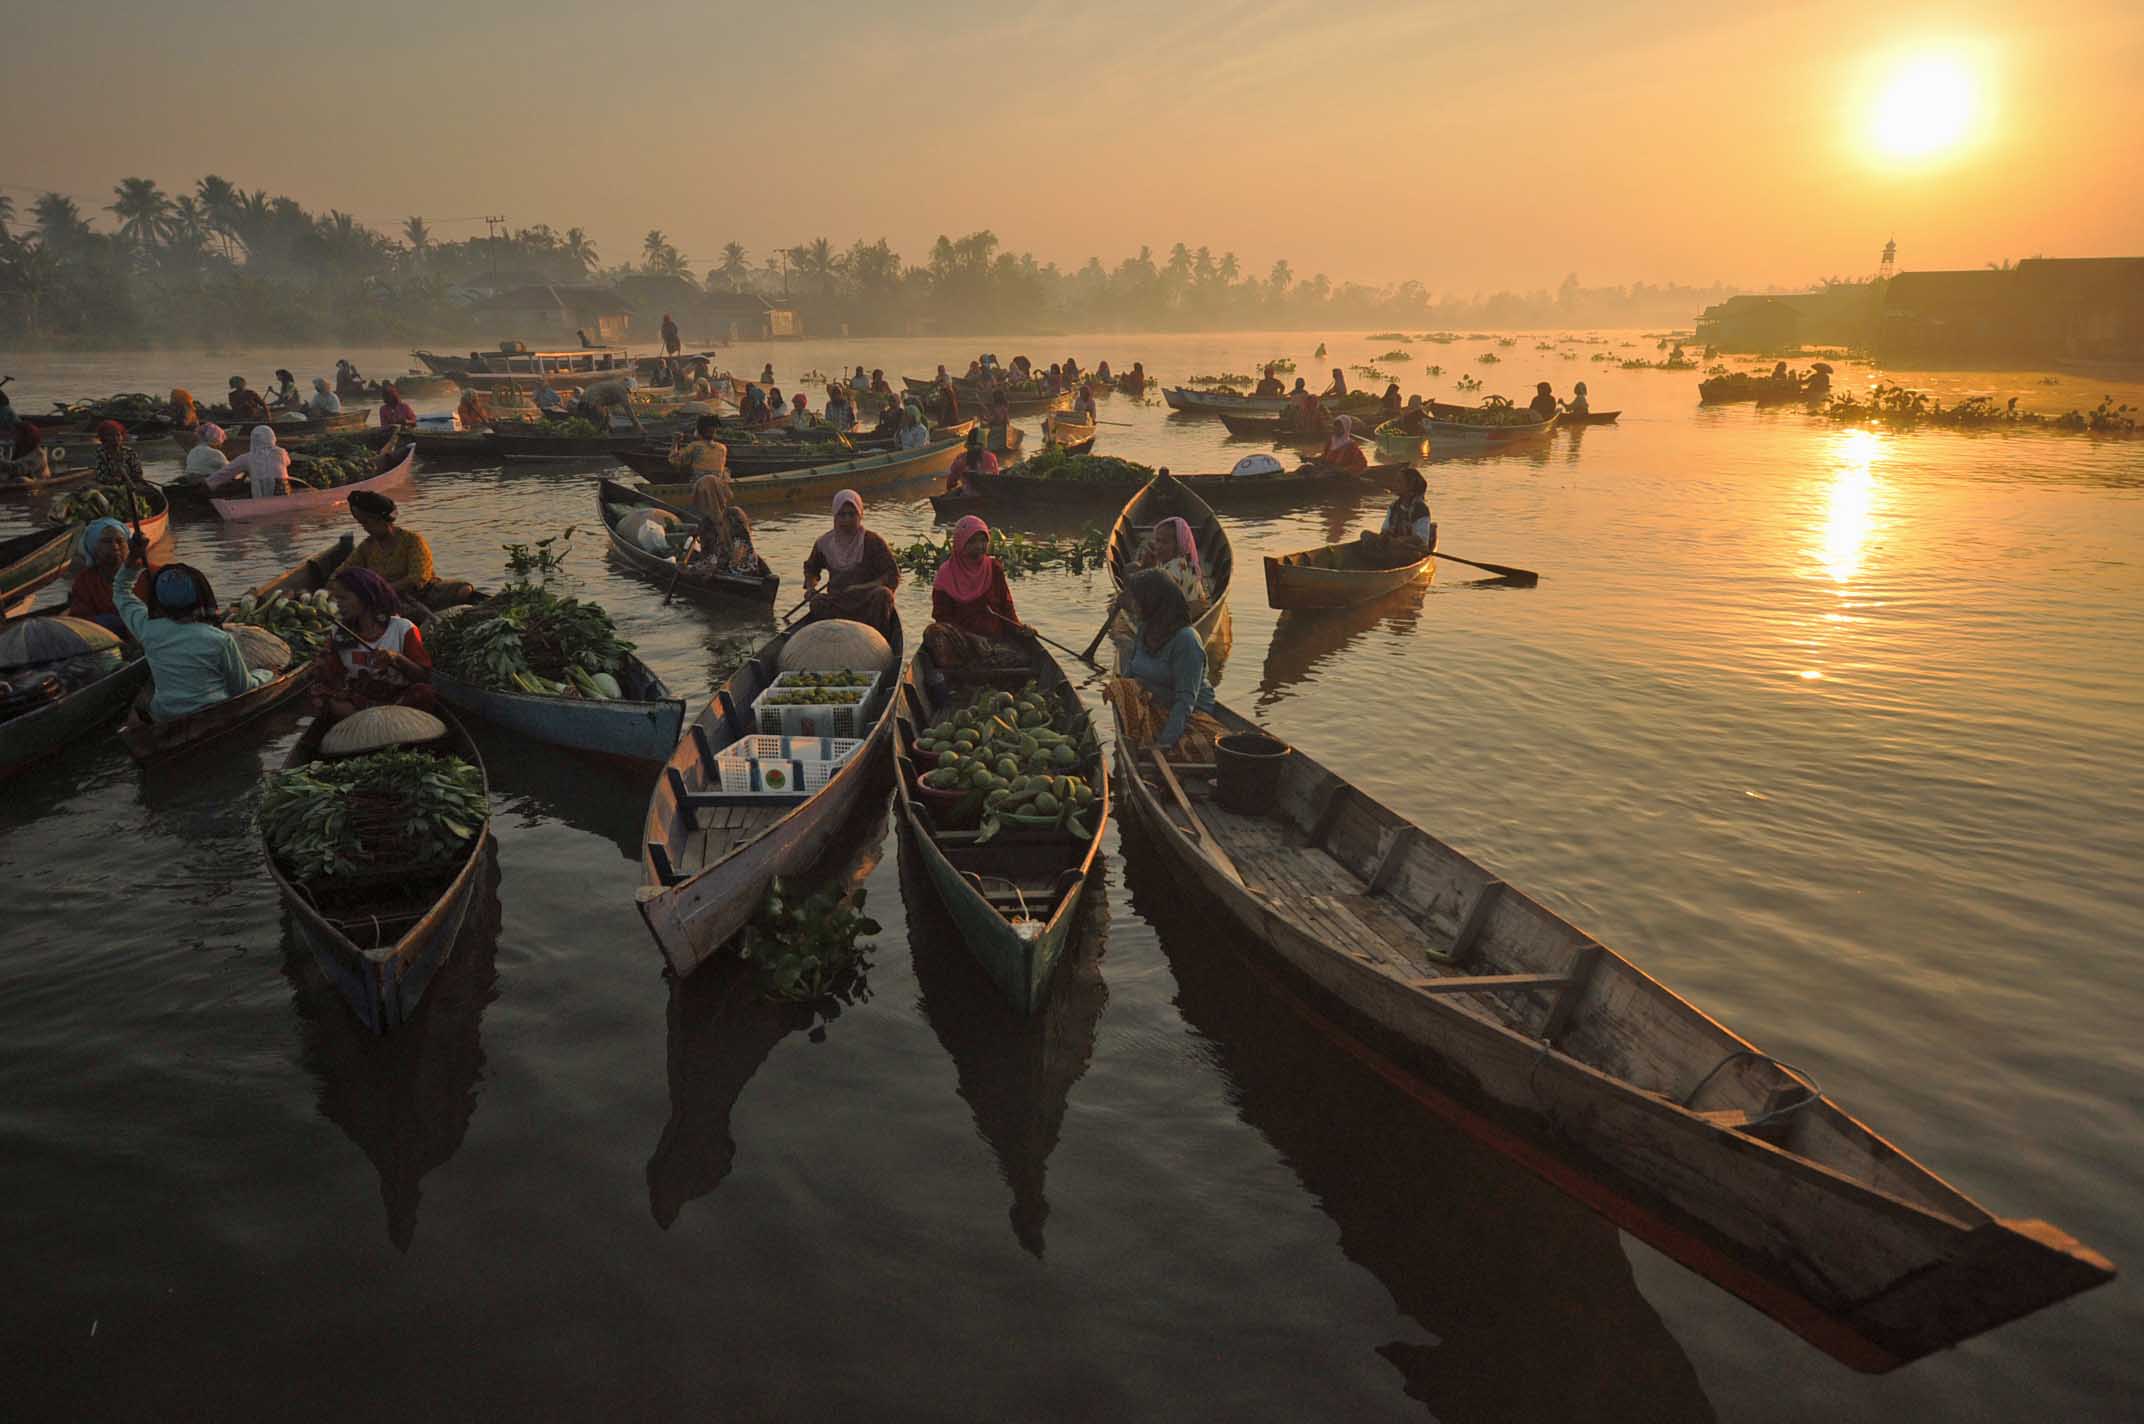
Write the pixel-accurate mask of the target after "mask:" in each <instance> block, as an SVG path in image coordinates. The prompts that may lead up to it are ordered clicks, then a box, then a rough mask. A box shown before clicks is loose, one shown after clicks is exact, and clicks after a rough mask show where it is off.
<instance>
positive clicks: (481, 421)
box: [454, 386, 491, 430]
mask: <svg viewBox="0 0 2144 1424" xmlns="http://www.w3.org/2000/svg"><path fill="white" fill-rule="evenodd" d="M454 421H455V424H457V425H459V426H460V427H461V428H462V429H464V430H482V429H483V428H484V427H485V426H487V425H489V424H491V406H490V405H489V404H487V403H486V402H485V400H484V394H483V392H481V391H479V390H478V389H477V388H476V387H474V386H471V387H470V388H469V389H468V390H465V391H463V392H462V398H461V399H460V400H459V401H457V402H456V403H455V406H454Z"/></svg>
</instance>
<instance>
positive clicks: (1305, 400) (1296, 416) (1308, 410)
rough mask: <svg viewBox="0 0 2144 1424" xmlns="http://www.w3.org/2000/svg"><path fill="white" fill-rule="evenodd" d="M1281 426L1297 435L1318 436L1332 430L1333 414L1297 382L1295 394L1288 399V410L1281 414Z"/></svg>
mask: <svg viewBox="0 0 2144 1424" xmlns="http://www.w3.org/2000/svg"><path fill="white" fill-rule="evenodd" d="M1281 426H1282V428H1283V429H1285V430H1287V431H1289V432H1291V433H1293V434H1296V435H1316V434H1319V433H1320V432H1322V431H1325V430H1329V429H1331V427H1332V413H1331V412H1330V411H1328V410H1326V409H1325V407H1324V406H1322V405H1320V404H1319V403H1318V398H1317V397H1316V396H1314V395H1312V394H1311V393H1310V392H1309V391H1308V390H1307V389H1305V388H1304V386H1303V383H1302V382H1301V381H1297V382H1296V383H1295V393H1294V394H1293V395H1291V396H1289V397H1288V408H1287V410H1286V411H1284V412H1282V414H1281Z"/></svg>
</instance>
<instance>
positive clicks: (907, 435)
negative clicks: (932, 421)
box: [894, 401, 931, 450]
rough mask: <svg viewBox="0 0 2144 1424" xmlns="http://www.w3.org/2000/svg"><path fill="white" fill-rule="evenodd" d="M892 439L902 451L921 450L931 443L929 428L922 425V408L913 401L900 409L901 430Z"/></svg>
mask: <svg viewBox="0 0 2144 1424" xmlns="http://www.w3.org/2000/svg"><path fill="white" fill-rule="evenodd" d="M894 438H895V442H896V443H897V444H898V445H899V446H900V448H901V449H903V450H921V449H922V448H923V447H924V446H926V445H928V444H930V443H931V428H930V426H929V425H927V424H925V423H924V420H923V407H921V406H919V405H917V404H916V403H915V402H914V401H910V402H909V403H908V404H907V405H905V406H903V407H901V430H900V433H899V434H898V435H897V436H895V437H894Z"/></svg>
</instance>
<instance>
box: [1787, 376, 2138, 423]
mask: <svg viewBox="0 0 2144 1424" xmlns="http://www.w3.org/2000/svg"><path fill="white" fill-rule="evenodd" d="M1818 413H1819V414H1821V415H1823V416H1825V417H1827V418H1829V419H1831V420H1838V421H1856V420H1861V421H1870V422H1873V423H1875V424H1879V425H1893V426H1901V427H1909V428H1910V427H1913V426H1919V425H1934V426H1940V427H1943V428H1945V429H1951V430H1989V429H1998V428H2000V429H2018V430H2052V431H2060V432H2067V433H2073V434H2075V433H2081V434H2087V435H2115V436H2131V435H2135V434H2136V433H2137V412H2135V411H2134V410H2133V409H2132V408H2131V407H2130V406H2129V405H2128V404H2127V403H2126V402H2125V403H2123V404H2121V405H2116V404H2115V402H2114V397H2113V396H2102V397H2101V398H2100V402H2099V404H2098V405H2096V406H2094V407H2093V408H2092V409H2091V410H2071V411H2066V412H2064V413H2063V414H2061V415H2047V414H2045V413H2043V412H2040V411H2032V410H2019V409H2018V408H2017V397H2016V396H2012V397H2011V398H2010V399H2009V400H2007V401H2005V402H2003V403H2001V404H1999V405H1998V404H1997V403H1996V400H1995V397H1993V396H1967V397H1966V398H1965V399H1964V400H1962V401H1959V402H1958V403H1957V404H1956V405H1944V404H1943V403H1942V402H1941V401H1939V400H1937V399H1936V398H1935V397H1934V396H1932V395H1930V394H1929V393H1928V392H1927V391H1916V390H1909V389H1908V388H1907V387H1905V386H1894V385H1887V384H1885V383H1884V382H1881V381H1879V382H1877V383H1876V384H1875V385H1874V386H1872V387H1870V388H1869V393H1868V396H1867V398H1866V399H1863V398H1861V397H1858V396H1856V395H1854V394H1853V393H1852V392H1851V391H1841V392H1839V393H1838V394H1836V395H1834V396H1832V397H1831V399H1829V400H1827V401H1826V402H1824V407H1823V409H1822V410H1821V411H1820V412H1818Z"/></svg>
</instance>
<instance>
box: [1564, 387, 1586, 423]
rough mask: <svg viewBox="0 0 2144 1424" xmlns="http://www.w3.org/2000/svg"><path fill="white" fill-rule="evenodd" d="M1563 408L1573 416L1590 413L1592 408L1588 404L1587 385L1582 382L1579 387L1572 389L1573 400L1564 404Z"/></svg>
mask: <svg viewBox="0 0 2144 1424" xmlns="http://www.w3.org/2000/svg"><path fill="white" fill-rule="evenodd" d="M1563 408H1564V409H1565V410H1567V411H1569V412H1570V413H1571V414H1572V415H1586V414H1588V413H1590V411H1591V410H1592V407H1591V406H1589V405H1587V404H1586V383H1585V382H1584V381H1580V382H1579V383H1578V384H1577V385H1575V386H1573V387H1571V398H1570V399H1569V400H1567V401H1565V402H1564V403H1563Z"/></svg>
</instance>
